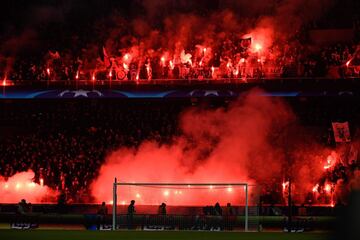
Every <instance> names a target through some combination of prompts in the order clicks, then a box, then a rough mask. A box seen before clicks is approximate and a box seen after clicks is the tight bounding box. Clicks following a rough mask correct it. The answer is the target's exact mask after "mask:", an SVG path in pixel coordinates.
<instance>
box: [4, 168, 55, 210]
mask: <svg viewBox="0 0 360 240" xmlns="http://www.w3.org/2000/svg"><path fill="white" fill-rule="evenodd" d="M34 175H35V174H34V172H32V171H30V170H29V171H28V172H22V173H17V174H15V175H14V176H12V177H10V178H9V179H6V180H5V179H2V178H1V176H0V196H1V198H0V201H1V203H17V202H19V201H20V200H21V199H26V201H28V202H31V203H41V202H44V201H45V202H53V201H54V196H56V192H55V191H53V190H51V189H49V188H48V187H46V186H43V185H40V184H37V183H35V182H33V178H34Z"/></svg>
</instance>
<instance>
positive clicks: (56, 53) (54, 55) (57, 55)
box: [49, 51, 60, 59]
mask: <svg viewBox="0 0 360 240" xmlns="http://www.w3.org/2000/svg"><path fill="white" fill-rule="evenodd" d="M49 55H50V58H51V59H59V58H60V54H59V52H58V51H56V52H52V51H49Z"/></svg>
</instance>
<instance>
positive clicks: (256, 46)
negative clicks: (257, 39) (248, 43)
mask: <svg viewBox="0 0 360 240" xmlns="http://www.w3.org/2000/svg"><path fill="white" fill-rule="evenodd" d="M261 49H262V46H261V45H260V44H258V43H257V44H255V50H256V51H260V50H261Z"/></svg>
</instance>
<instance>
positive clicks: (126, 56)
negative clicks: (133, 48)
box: [124, 53, 130, 61]
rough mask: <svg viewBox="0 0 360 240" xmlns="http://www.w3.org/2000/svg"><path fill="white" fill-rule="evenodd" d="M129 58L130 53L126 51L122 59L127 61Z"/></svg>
mask: <svg viewBox="0 0 360 240" xmlns="http://www.w3.org/2000/svg"><path fill="white" fill-rule="evenodd" d="M129 58H130V55H129V54H128V53H127V54H125V56H124V59H125V61H128V60H129Z"/></svg>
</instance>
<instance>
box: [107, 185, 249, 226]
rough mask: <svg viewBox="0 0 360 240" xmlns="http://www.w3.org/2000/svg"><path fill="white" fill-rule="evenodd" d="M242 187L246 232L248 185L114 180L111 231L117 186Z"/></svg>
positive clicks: (114, 213) (114, 215) (115, 207)
mask: <svg viewBox="0 0 360 240" xmlns="http://www.w3.org/2000/svg"><path fill="white" fill-rule="evenodd" d="M155 185H157V186H195V187H196V186H243V187H244V188H245V232H247V231H248V225H249V198H248V190H249V184H248V183H149V182H146V183H134V182H132V183H128V182H118V181H117V178H115V180H114V183H113V204H112V205H113V207H112V215H113V216H112V230H116V214H117V186H155Z"/></svg>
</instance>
